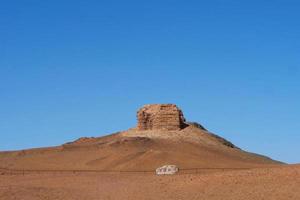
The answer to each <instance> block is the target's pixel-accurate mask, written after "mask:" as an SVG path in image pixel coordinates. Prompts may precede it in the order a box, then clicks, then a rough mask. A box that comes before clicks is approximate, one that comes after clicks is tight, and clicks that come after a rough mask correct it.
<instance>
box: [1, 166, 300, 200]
mask: <svg viewBox="0 0 300 200" xmlns="http://www.w3.org/2000/svg"><path fill="white" fill-rule="evenodd" d="M299 188H300V166H285V167H275V168H260V169H250V170H234V171H225V172H224V171H219V172H211V173H200V172H199V173H197V174H180V173H179V174H177V175H171V176H156V175H154V174H136V173H123V174H118V173H116V174H113V173H77V174H72V173H42V174H26V175H1V176H0V199H1V200H2V199H3V200H4V199H5V200H13V199H22V200H46V199H57V200H58V199H61V200H69V199H70V200H74V199H78V200H79V199H80V200H84V199H89V200H93V199H95V200H96V199H107V200H109V199H141V200H142V199H145V200H146V199H147V200H151V199H153V200H154V199H172V200H175V199H208V200H219V199H223V200H227V199H228V200H234V199H245V200H247V199H249V200H250V199H251V200H253V199H259V200H260V199H270V200H271V199H272V200H277V199H278V200H279V199H282V200H287V199H295V200H297V199H300V190H299Z"/></svg>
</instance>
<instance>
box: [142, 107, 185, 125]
mask: <svg viewBox="0 0 300 200" xmlns="http://www.w3.org/2000/svg"><path fill="white" fill-rule="evenodd" d="M137 118H138V125H137V128H138V130H180V129H182V128H183V127H184V126H185V123H184V122H185V119H184V117H183V113H182V111H181V110H180V109H179V108H178V107H177V106H176V105H174V104H149V105H145V106H144V107H142V108H141V109H140V110H139V111H138V112H137Z"/></svg>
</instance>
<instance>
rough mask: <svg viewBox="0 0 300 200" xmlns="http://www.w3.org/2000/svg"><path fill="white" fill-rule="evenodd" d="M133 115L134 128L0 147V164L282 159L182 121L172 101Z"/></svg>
mask: <svg viewBox="0 0 300 200" xmlns="http://www.w3.org/2000/svg"><path fill="white" fill-rule="evenodd" d="M137 118H138V124H137V127H135V128H132V129H129V130H127V131H122V132H118V133H115V134H111V135H108V136H104V137H95V138H94V137H92V138H88V137H84V138H80V139H78V140H76V141H73V142H69V143H66V144H63V145H61V146H57V147H49V148H39V149H28V150H22V151H11V152H1V153H0V168H9V169H29V170H108V171H110V170H111V171H114V170H116V171H120V170H121V171H122V170H123V171H126V170H130V171H153V170H155V169H156V168H157V167H159V166H162V165H165V164H175V165H177V166H178V167H179V168H180V169H191V168H253V167H264V166H271V165H272V166H273V165H279V164H282V163H280V162H277V161H274V160H272V159H270V158H267V157H264V156H261V155H257V154H253V153H248V152H245V151H243V150H241V149H239V148H238V147H236V146H235V145H234V144H232V143H231V142H229V141H227V140H226V139H224V138H221V137H219V136H217V135H215V134H213V133H210V132H209V131H208V130H206V129H205V128H204V127H202V126H201V125H199V124H197V123H188V122H186V120H185V118H184V116H183V113H182V111H181V110H180V109H179V108H178V107H177V106H176V105H173V104H152V105H146V106H144V107H143V108H141V109H140V110H139V111H138V113H137Z"/></svg>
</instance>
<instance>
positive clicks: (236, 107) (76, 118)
mask: <svg viewBox="0 0 300 200" xmlns="http://www.w3.org/2000/svg"><path fill="white" fill-rule="evenodd" d="M299 10H300V3H299V1H298V0H294V1H292V0H281V1H279V0H252V1H238V0H235V1H234V0H228V1H225V0H211V1H199V0H197V1H196V0H191V1H171V0H170V1H166V0H153V1H137V0H136V1H130V0H128V1H114V0H110V1H108V0H107V1H105V0H102V1H98V0H97V1H96V0H95V1H88V0H87V1H76V0H75V1H74V0H72V1H71V0H70V1H67V0H59V1H58V0H52V1H40V0H39V1H38V0H36V1H32V0H28V1H14V0H11V1H2V2H1V6H0V136H1V138H0V150H14V149H23V148H31V147H40V146H50V145H59V144H62V143H64V142H68V141H71V140H74V139H77V138H78V137H82V136H101V135H104V134H108V133H112V132H116V131H119V130H124V129H128V128H130V127H133V126H135V123H136V118H135V115H136V110H137V109H138V108H139V107H140V106H142V105H143V104H148V103H176V104H178V105H179V106H180V107H181V108H182V109H183V111H184V114H185V116H186V118H187V119H188V120H190V121H197V122H200V123H202V124H203V125H204V126H205V127H206V128H208V129H209V130H211V131H212V132H215V133H217V134H219V135H221V136H223V137H225V138H227V139H229V140H231V141H232V142H233V143H235V144H236V145H238V146H240V147H241V148H243V149H245V150H248V151H252V152H256V153H261V154H265V155H267V156H270V157H272V158H274V159H278V160H281V161H285V162H289V163H296V162H300V158H299V155H300V147H299V141H300V132H299V130H300V122H299V119H300V55H299V53H300V20H299V19H300V12H299Z"/></svg>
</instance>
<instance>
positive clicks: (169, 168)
mask: <svg viewBox="0 0 300 200" xmlns="http://www.w3.org/2000/svg"><path fill="white" fill-rule="evenodd" d="M176 172H178V167H177V166H176V165H164V166H162V167H159V168H157V169H156V175H172V174H175V173H176Z"/></svg>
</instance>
